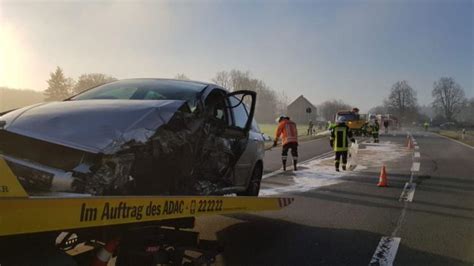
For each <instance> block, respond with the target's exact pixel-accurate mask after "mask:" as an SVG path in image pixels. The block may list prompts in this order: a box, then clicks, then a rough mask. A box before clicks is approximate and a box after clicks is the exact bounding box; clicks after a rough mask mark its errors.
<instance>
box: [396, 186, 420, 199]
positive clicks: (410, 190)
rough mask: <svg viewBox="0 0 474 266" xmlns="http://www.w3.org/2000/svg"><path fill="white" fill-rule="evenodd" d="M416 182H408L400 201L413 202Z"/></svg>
mask: <svg viewBox="0 0 474 266" xmlns="http://www.w3.org/2000/svg"><path fill="white" fill-rule="evenodd" d="M415 189H416V183H412V182H407V183H405V187H404V188H403V191H402V194H401V195H400V198H399V199H398V201H408V202H412V201H413V198H414V197H415Z"/></svg>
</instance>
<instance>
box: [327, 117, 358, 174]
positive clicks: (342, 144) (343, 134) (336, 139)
mask: <svg viewBox="0 0 474 266" xmlns="http://www.w3.org/2000/svg"><path fill="white" fill-rule="evenodd" d="M330 130H331V138H330V140H329V143H330V145H331V147H332V148H333V149H334V152H335V154H336V158H335V161H334V166H335V167H336V171H338V172H339V165H340V162H341V159H342V170H346V165H347V154H348V152H349V140H350V141H351V142H355V140H354V138H353V137H352V132H351V130H350V129H349V127H348V126H347V125H346V118H345V117H343V116H340V117H339V118H338V119H337V123H336V125H335V126H334V127H332V128H331V129H330Z"/></svg>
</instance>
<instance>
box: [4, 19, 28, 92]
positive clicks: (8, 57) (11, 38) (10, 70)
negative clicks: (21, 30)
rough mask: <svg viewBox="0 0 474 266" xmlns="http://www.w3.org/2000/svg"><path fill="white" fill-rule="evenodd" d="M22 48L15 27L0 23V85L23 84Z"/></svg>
mask: <svg viewBox="0 0 474 266" xmlns="http://www.w3.org/2000/svg"><path fill="white" fill-rule="evenodd" d="M2 24H3V23H2ZM23 50H24V49H23V45H22V44H21V40H20V38H19V35H18V34H16V32H15V29H14V28H13V27H9V26H8V25H5V24H3V25H0V86H8V87H22V86H24V82H23V81H22V79H21V69H22V67H24V64H25V63H27V62H26V58H25V56H24V53H23V52H24V51H23Z"/></svg>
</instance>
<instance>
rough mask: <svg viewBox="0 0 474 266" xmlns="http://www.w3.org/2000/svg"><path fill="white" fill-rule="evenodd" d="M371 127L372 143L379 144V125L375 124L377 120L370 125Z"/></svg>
mask: <svg viewBox="0 0 474 266" xmlns="http://www.w3.org/2000/svg"><path fill="white" fill-rule="evenodd" d="M371 127H372V137H373V138H374V143H379V129H380V125H379V122H377V119H376V120H374V123H372V125H371Z"/></svg>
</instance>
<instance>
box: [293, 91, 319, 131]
mask: <svg viewBox="0 0 474 266" xmlns="http://www.w3.org/2000/svg"><path fill="white" fill-rule="evenodd" d="M287 115H288V116H289V117H290V118H291V120H293V121H295V122H296V123H297V124H308V122H309V121H310V120H311V121H313V123H314V122H316V120H317V117H318V113H317V110H316V107H315V106H314V105H313V104H312V103H311V102H310V101H309V100H308V99H306V98H305V97H304V96H303V95H301V96H299V97H298V98H296V100H294V101H293V102H292V103H290V104H289V105H288V107H287Z"/></svg>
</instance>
